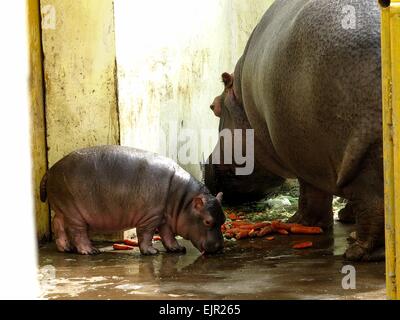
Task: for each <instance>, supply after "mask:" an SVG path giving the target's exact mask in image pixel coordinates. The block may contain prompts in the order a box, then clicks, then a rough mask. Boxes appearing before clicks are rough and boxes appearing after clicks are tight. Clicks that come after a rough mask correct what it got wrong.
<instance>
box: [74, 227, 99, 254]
mask: <svg viewBox="0 0 400 320" xmlns="http://www.w3.org/2000/svg"><path fill="white" fill-rule="evenodd" d="M68 233H69V236H70V238H71V240H72V243H73V244H74V246H75V247H76V250H77V251H78V253H80V254H84V255H93V254H99V253H100V250H99V249H97V248H96V247H94V246H93V245H92V242H91V241H90V239H89V236H88V230H87V227H86V226H85V227H81V226H79V227H78V226H69V227H68Z"/></svg>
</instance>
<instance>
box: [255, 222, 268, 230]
mask: <svg viewBox="0 0 400 320" xmlns="http://www.w3.org/2000/svg"><path fill="white" fill-rule="evenodd" d="M270 225H271V223H269V222H258V223H256V224H254V229H262V228H265V227H268V226H270Z"/></svg>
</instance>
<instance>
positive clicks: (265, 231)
mask: <svg viewBox="0 0 400 320" xmlns="http://www.w3.org/2000/svg"><path fill="white" fill-rule="evenodd" d="M272 232H273V230H272V228H271V226H267V227H264V228H262V229H261V230H260V232H259V233H258V236H259V237H264V236H266V235H267V234H270V233H272Z"/></svg>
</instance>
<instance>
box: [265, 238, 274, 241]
mask: <svg viewBox="0 0 400 320" xmlns="http://www.w3.org/2000/svg"><path fill="white" fill-rule="evenodd" d="M265 239H267V240H268V241H272V240H275V237H268V238H265Z"/></svg>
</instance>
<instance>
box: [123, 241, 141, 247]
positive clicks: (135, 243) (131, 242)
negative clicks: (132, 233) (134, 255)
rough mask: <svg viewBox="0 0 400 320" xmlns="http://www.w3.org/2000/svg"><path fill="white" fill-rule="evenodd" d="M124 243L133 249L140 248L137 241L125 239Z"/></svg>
mask: <svg viewBox="0 0 400 320" xmlns="http://www.w3.org/2000/svg"><path fill="white" fill-rule="evenodd" d="M124 243H125V244H126V245H128V246H131V247H138V246H139V243H138V242H137V241H135V240H130V239H125V240H124Z"/></svg>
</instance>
